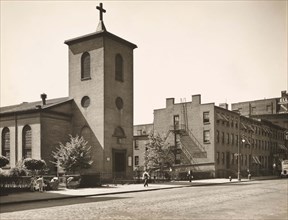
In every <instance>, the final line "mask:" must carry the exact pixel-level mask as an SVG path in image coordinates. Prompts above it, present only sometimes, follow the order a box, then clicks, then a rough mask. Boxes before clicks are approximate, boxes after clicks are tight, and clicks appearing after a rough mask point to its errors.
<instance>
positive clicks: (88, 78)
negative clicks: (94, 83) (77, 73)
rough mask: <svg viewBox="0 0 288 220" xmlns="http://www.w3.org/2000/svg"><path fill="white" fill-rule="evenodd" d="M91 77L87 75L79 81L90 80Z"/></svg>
mask: <svg viewBox="0 0 288 220" xmlns="http://www.w3.org/2000/svg"><path fill="white" fill-rule="evenodd" d="M90 79H91V77H87V78H81V81H86V80H90Z"/></svg>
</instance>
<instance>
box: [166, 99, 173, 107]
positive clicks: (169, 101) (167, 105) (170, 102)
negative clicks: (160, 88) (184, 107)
mask: <svg viewBox="0 0 288 220" xmlns="http://www.w3.org/2000/svg"><path fill="white" fill-rule="evenodd" d="M173 105H174V98H167V99H166V108H169V107H172V106H173Z"/></svg>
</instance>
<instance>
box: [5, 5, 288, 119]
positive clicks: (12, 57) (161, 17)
mask: <svg viewBox="0 0 288 220" xmlns="http://www.w3.org/2000/svg"><path fill="white" fill-rule="evenodd" d="M101 2H103V6H104V8H105V9H106V13H105V14H104V23H105V26H106V29H107V30H108V31H109V32H111V33H113V34H115V35H117V36H119V37H121V38H124V39H126V40H128V41H130V42H132V43H134V44H136V45H137V46H138V48H137V49H135V50H134V124H146V123H152V122H153V110H154V109H159V108H165V105H166V104H165V103H166V98H175V103H179V102H181V100H182V101H183V100H185V101H191V100H192V98H191V96H192V95H196V94H201V100H202V103H215V105H219V104H220V103H228V104H229V106H230V104H231V103H236V102H243V101H252V100H259V99H264V98H274V97H280V96H281V91H283V90H288V76H287V75H288V66H287V59H288V57H287V51H288V46H287V41H288V40H287V33H288V30H287V29H288V27H287V26H288V25H287V22H288V21H287V20H288V19H287V11H288V2H287V1H286V0H283V1H277V0H273V1H269V0H267V1H216V0H214V1H101ZM99 3H100V1H40V0H38V1H12V0H9V1H3V0H1V44H0V46H1V63H0V64H1V90H0V92H1V94H0V95H1V96H0V106H1V107H3V106H8V105H15V104H20V103H22V102H32V101H39V100H40V94H41V93H46V94H47V98H48V99H53V98H60V97H68V46H67V45H65V44H64V41H65V40H68V39H71V38H75V37H78V36H83V35H85V34H89V33H92V32H94V31H96V28H97V25H98V22H99V12H98V10H96V6H97V5H99Z"/></svg>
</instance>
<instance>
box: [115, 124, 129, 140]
mask: <svg viewBox="0 0 288 220" xmlns="http://www.w3.org/2000/svg"><path fill="white" fill-rule="evenodd" d="M113 137H116V138H117V143H118V144H121V143H122V139H123V138H126V135H125V132H124V130H123V128H121V127H120V126H118V127H116V128H115V129H114V133H113Z"/></svg>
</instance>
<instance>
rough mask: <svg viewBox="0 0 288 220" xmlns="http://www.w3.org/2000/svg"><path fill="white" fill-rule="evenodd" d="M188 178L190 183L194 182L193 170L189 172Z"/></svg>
mask: <svg viewBox="0 0 288 220" xmlns="http://www.w3.org/2000/svg"><path fill="white" fill-rule="evenodd" d="M187 176H188V179H189V182H190V183H191V182H192V179H193V175H192V170H189V171H188V174H187Z"/></svg>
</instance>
